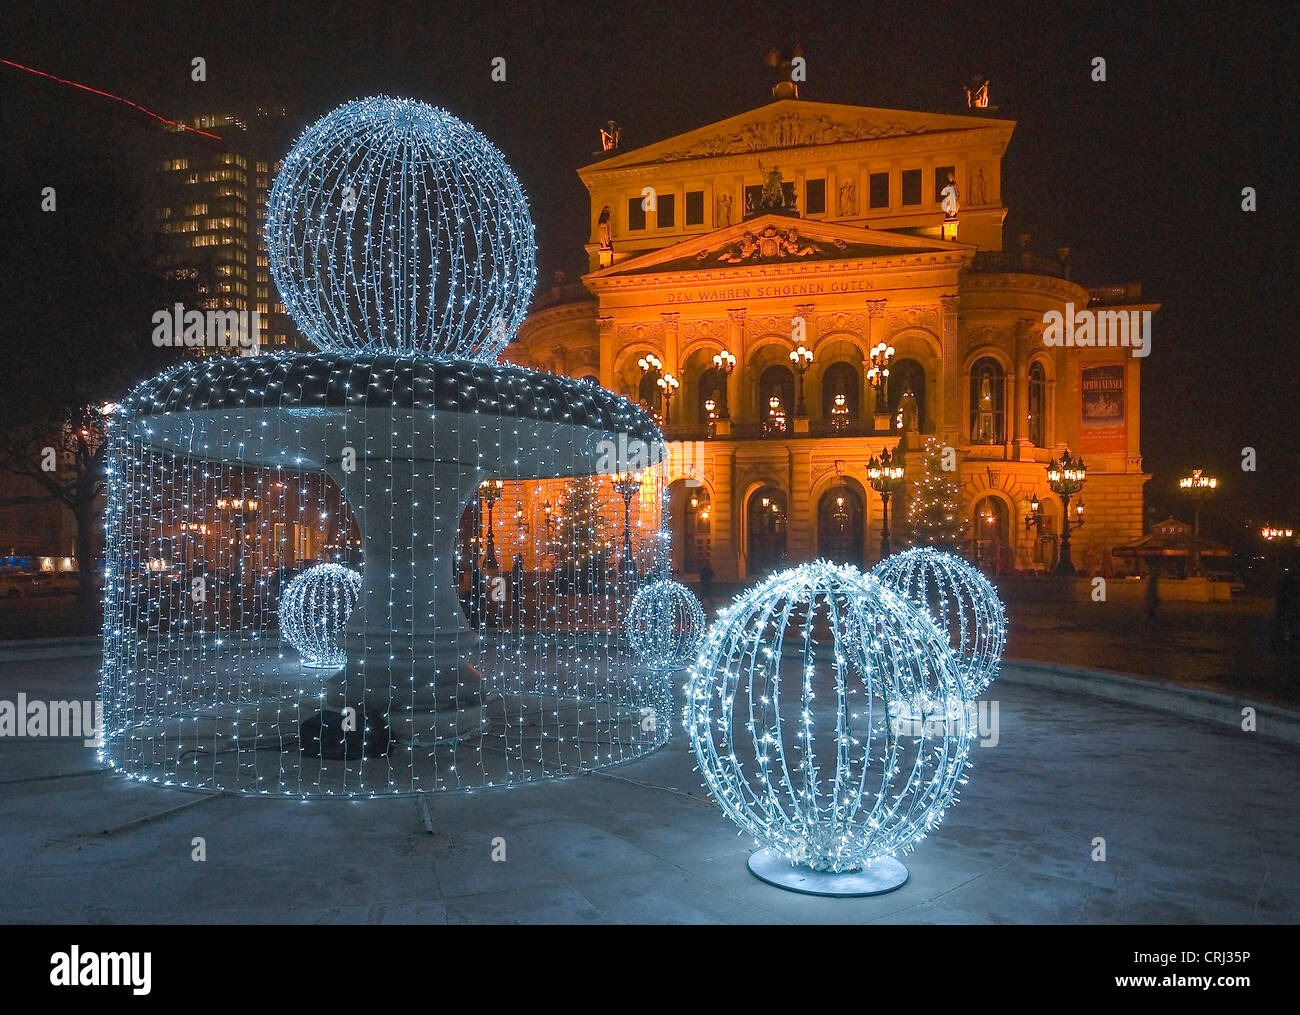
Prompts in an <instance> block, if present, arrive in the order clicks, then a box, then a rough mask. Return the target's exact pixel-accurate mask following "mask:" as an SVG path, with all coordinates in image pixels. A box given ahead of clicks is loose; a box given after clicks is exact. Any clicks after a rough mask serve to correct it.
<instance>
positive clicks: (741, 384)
mask: <svg viewBox="0 0 1300 1015" xmlns="http://www.w3.org/2000/svg"><path fill="white" fill-rule="evenodd" d="M727 351H728V352H730V353H731V355H733V356H735V357H736V369H735V370H733V371H732V372H731V376H730V377H728V378H727V408H728V411H729V412H730V413H731V419H732V421H733V423H734V422H735V421H736V420H738V419H743V420H747V419H749V418H750V414H749V406H748V405H747V404H746V403H747V402H748V399H747V398H746V397H745V393H744V392H745V387H746V385H745V372H746V371H747V370H748V369H749V364H748V363H747V362H746V361H747V360H748V358H749V350H748V349H747V348H746V342H745V308H744V307H739V308H737V307H731V308H729V309H728V310H727Z"/></svg>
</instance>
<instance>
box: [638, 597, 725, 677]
mask: <svg viewBox="0 0 1300 1015" xmlns="http://www.w3.org/2000/svg"><path fill="white" fill-rule="evenodd" d="M706 627H708V620H707V619H706V617H705V615H704V607H703V606H701V605H700V601H699V599H698V598H696V596H695V593H693V592H692V591H691V590H690V589H688V588H686V586H684V585H682V584H681V583H680V582H675V581H673V580H672V579H671V578H661V579H660V580H658V581H656V582H652V583H651V584H649V585H647V586H645V587H644V588H642V589H640V590H639V591H638V592H637V594H636V595H635V596H633V597H632V602H631V604H630V605H629V606H628V610H627V623H626V628H627V638H628V643H629V645H630V646H631V648H632V651H633V652H635V653H636V655H637V656H638V657H639V658H640V659H641V661H642V662H643V663H645V664H646V665H647V666H650V667H653V668H655V669H666V670H674V669H680V668H681V667H683V666H685V665H686V664H687V663H689V662H690V661H691V660H692V659H693V658H694V657H695V653H696V652H698V651H699V647H700V643H701V642H702V641H703V640H704V631H705V628H706Z"/></svg>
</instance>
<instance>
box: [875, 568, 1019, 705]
mask: <svg viewBox="0 0 1300 1015" xmlns="http://www.w3.org/2000/svg"><path fill="white" fill-rule="evenodd" d="M871 574H872V575H873V576H874V577H876V578H878V579H879V580H880V581H882V582H884V583H885V584H886V585H888V586H890V587H891V588H893V589H896V590H897V591H899V592H901V593H902V594H903V595H904V596H906V597H907V598H908V599H910V600H911V601H912V602H914V603H916V604H917V605H918V606H923V607H925V608H926V609H928V610H929V611H930V614H931V615H932V616H933V617H934V621H935V623H936V624H937V625H938V627H939V630H940V631H941V632H943V633H944V634H946V635H948V637H949V639H950V641H951V644H952V650H953V653H954V654H955V655H956V658H957V664H958V666H960V667H961V670H962V674H963V676H964V678H965V681H966V687H967V690H968V691H969V692H970V695H971V697H973V698H974V697H979V695H981V694H983V693H984V692H985V691H986V690H988V687H989V685H990V684H992V683H993V679H994V677H996V676H997V675H998V670H999V668H1000V667H1001V665H1002V650H1003V648H1005V646H1006V639H1007V612H1006V608H1005V607H1004V606H1003V605H1002V600H1001V599H999V598H998V592H997V589H995V588H994V587H993V584H992V582H990V581H989V580H988V579H987V578H985V577H984V575H983V574H981V573H980V572H979V570H978V569H977V568H975V567H973V566H971V565H970V564H969V563H967V562H966V561H964V560H962V558H960V557H958V556H956V555H954V554H951V553H945V552H944V551H943V550H936V549H934V548H933V547H929V546H917V547H913V548H912V549H910V550H904V551H902V552H901V553H895V554H892V555H890V556H888V557H886V558H885V559H884V560H882V561H881V562H880V563H879V564H877V565H876V566H875V567H874V568H872V569H871Z"/></svg>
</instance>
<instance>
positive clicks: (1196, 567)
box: [1178, 469, 1219, 576]
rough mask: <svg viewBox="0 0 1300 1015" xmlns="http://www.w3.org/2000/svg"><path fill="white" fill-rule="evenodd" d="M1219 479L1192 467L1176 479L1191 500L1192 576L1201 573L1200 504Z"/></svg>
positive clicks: (1210, 492) (1209, 495) (1211, 493)
mask: <svg viewBox="0 0 1300 1015" xmlns="http://www.w3.org/2000/svg"><path fill="white" fill-rule="evenodd" d="M1218 486H1219V481H1218V480H1217V479H1215V477H1213V476H1207V475H1206V474H1205V473H1204V472H1203V471H1202V470H1201V469H1193V470H1192V471H1191V474H1190V475H1187V476H1184V477H1183V478H1182V479H1180V480H1179V481H1178V488H1179V489H1180V490H1181V491H1182V492H1183V493H1184V494H1186V495H1187V496H1188V497H1190V498H1191V501H1192V512H1193V522H1192V567H1191V573H1192V575H1193V576H1198V575H1200V573H1201V505H1202V504H1203V503H1204V502H1205V501H1206V499H1207V498H1209V497H1211V496H1212V495H1213V494H1214V491H1215V490H1216V489H1218Z"/></svg>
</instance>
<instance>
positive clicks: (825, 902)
mask: <svg viewBox="0 0 1300 1015" xmlns="http://www.w3.org/2000/svg"><path fill="white" fill-rule="evenodd" d="M96 671H97V664H96V660H94V659H92V658H86V659H63V660H44V661H28V662H13V663H9V664H7V665H6V666H5V667H4V669H3V670H2V671H0V698H6V699H9V700H13V699H14V698H15V696H16V695H17V693H18V692H19V691H24V692H26V693H27V694H28V696H29V697H31V698H36V697H38V696H39V697H46V698H55V699H67V698H85V697H90V696H93V694H94V693H95V679H96ZM1005 677H1006V679H1003V680H1000V681H999V682H998V683H997V684H995V685H994V688H993V690H992V692H991V693H990V697H992V698H995V699H996V700H997V702H998V741H997V744H996V746H989V747H976V748H974V750H973V758H974V767H973V769H972V770H971V771H970V773H969V775H970V781H969V785H968V786H967V787H966V788H965V789H964V790H963V793H962V797H961V799H960V802H959V803H958V805H957V806H956V807H954V808H952V809H951V810H950V811H949V812H948V814H947V817H946V819H945V820H944V822H943V824H942V825H941V826H940V827H939V829H938V830H937V832H936V833H935V834H933V835H932V836H931V837H930V838H928V839H926V840H924V841H923V842H922V843H921V844H920V846H919V848H918V849H917V850H916V852H914V853H912V854H911V855H910V856H909V857H906V858H905V862H906V863H907V866H908V868H909V869H910V871H911V878H910V880H909V881H908V882H907V884H905V885H904V886H903V887H902V888H901V889H899V890H898V891H895V892H893V893H891V894H888V895H884V896H879V897H875V898H866V899H853V900H832V899H820V898H813V897H809V896H800V895H795V894H790V893H787V892H783V891H780V890H778V889H775V888H772V887H769V886H767V885H765V884H763V883H762V882H760V881H758V880H757V879H756V878H754V877H753V876H752V875H751V874H750V873H749V872H748V870H747V869H746V867H745V859H746V857H747V855H748V853H749V851H750V849H751V848H752V844H751V843H750V842H749V841H748V840H746V839H744V838H742V837H740V836H739V835H737V834H736V831H735V828H734V827H733V826H732V825H731V824H730V823H729V822H728V821H726V820H725V819H724V818H723V816H722V813H721V812H720V811H719V810H718V808H717V807H716V806H715V805H714V804H713V803H712V802H711V801H710V800H709V799H708V797H707V796H706V794H705V791H704V789H703V787H702V786H701V784H700V780H699V776H698V774H697V773H695V772H694V770H693V768H694V764H693V758H692V756H691V754H690V751H689V748H688V745H687V744H686V741H685V737H684V735H683V734H682V733H681V731H680V727H679V728H678V730H676V731H675V733H674V737H673V739H672V741H671V743H670V744H669V745H668V746H667V747H665V748H664V749H662V750H661V751H659V752H658V753H657V754H655V755H653V756H651V757H649V758H645V759H642V760H640V761H637V762H634V763H631V764H627V765H624V766H622V767H619V768H614V769H610V770H607V771H604V772H598V773H592V774H587V775H582V776H577V777H574V778H569V779H561V780H552V781H548V782H542V783H537V784H532V785H524V786H520V787H517V788H514V789H508V790H487V791H482V792H477V793H472V794H464V793H441V794H436V795H433V796H432V797H430V817H431V821H432V826H433V832H432V833H429V832H428V831H426V828H425V824H424V818H423V815H422V813H421V808H420V806H419V804H418V803H417V801H416V800H414V799H410V798H402V799H393V800H380V801H365V802H350V801H342V800H340V801H312V802H297V801H293V802H287V801H281V800H259V799H254V798H244V797H235V796H218V795H202V794H195V793H186V792H181V791H176V790H168V789H163V788H156V787H152V786H146V785H140V784H137V783H133V782H131V781H129V780H127V779H125V778H122V777H120V776H117V775H114V774H111V773H108V772H102V771H100V772H97V771H95V770H94V769H95V760H94V752H93V751H92V750H91V749H90V748H87V747H84V746H83V745H82V744H81V742H80V741H70V740H39V739H37V740H15V739H9V738H6V739H3V740H0V860H2V861H3V869H4V871H5V876H4V878H3V881H2V882H0V922H42V923H44V922H85V923H133V922H137V923H138V922H155V921H157V922H171V923H193V922H200V923H209V922H210V923H226V922H232V923H233V922H239V923H246V922H272V923H282V922H284V923H417V922H420V923H422V922H433V923H442V922H456V923H463V922H507V923H509V922H552V923H553V922H559V923H570V922H573V923H599V922H609V923H640V922H650V923H773V922H810V923H822V922H825V923H872V922H879V923H1007V924H1010V923H1252V922H1258V923H1278V922H1288V921H1294V920H1296V919H1297V917H1298V916H1300V845H1298V844H1297V841H1296V838H1295V829H1296V828H1297V827H1300V820H1298V819H1300V813H1298V812H1300V766H1298V765H1297V760H1300V750H1297V748H1295V747H1292V746H1289V745H1287V744H1285V743H1281V742H1278V741H1276V740H1272V739H1269V738H1267V737H1265V736H1262V735H1259V734H1250V733H1242V732H1238V731H1237V730H1236V729H1234V727H1232V726H1230V725H1225V724H1215V723H1210V722H1206V721H1201V720H1195V719H1189V718H1184V717H1181V716H1178V715H1174V714H1170V713H1167V712H1160V711H1153V710H1149V709H1145V708H1141V707H1137V706H1135V705H1129V704H1125V703H1121V702H1116V701H1109V700H1104V699H1101V698H1097V697H1093V696H1090V695H1074V694H1064V693H1060V692H1058V691H1051V690H1047V689H1044V688H1042V687H1041V686H1036V685H1035V684H1034V683H1030V682H1025V681H1026V680H1029V679H1031V678H1030V675H1029V674H1028V671H1024V672H1021V671H1020V669H1019V668H1018V667H1017V666H1016V665H1015V664H1014V663H1008V664H1007V666H1006V673H1005ZM195 837H202V838H203V840H204V841H205V845H206V855H207V858H206V860H205V861H203V862H196V861H194V860H193V859H191V854H192V850H193V849H194V846H193V845H192V842H193V840H194V838H195ZM1098 838H1100V839H1104V840H1105V856H1106V859H1105V860H1104V862H1101V861H1097V860H1094V859H1093V855H1094V851H1095V846H1094V840H1096V839H1098ZM498 839H500V840H504V849H505V860H504V862H500V861H494V860H493V852H494V840H498ZM500 845H501V843H500V842H497V843H496V844H495V847H496V849H497V852H498V855H499V848H500Z"/></svg>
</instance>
